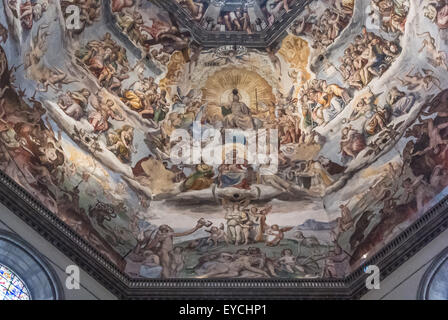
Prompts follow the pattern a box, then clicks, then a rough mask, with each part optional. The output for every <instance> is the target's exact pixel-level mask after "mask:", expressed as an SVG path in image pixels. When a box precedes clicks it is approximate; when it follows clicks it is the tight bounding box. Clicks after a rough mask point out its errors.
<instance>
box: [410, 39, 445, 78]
mask: <svg viewBox="0 0 448 320" xmlns="http://www.w3.org/2000/svg"><path fill="white" fill-rule="evenodd" d="M417 36H419V37H424V38H425V39H424V40H423V46H422V47H421V48H420V50H418V52H419V53H421V52H422V51H423V50H424V49H425V48H426V53H427V55H428V61H429V63H430V64H431V65H433V66H434V67H443V68H445V69H446V70H448V65H447V62H446V53H445V52H443V51H441V50H438V49H437V46H436V40H435V39H434V38H433V37H432V36H431V34H430V33H429V32H425V33H422V34H417Z"/></svg>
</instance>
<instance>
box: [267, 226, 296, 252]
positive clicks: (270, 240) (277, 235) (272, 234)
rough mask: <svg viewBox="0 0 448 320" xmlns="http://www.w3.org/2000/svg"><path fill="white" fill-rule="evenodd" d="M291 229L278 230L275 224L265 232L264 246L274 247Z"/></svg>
mask: <svg viewBox="0 0 448 320" xmlns="http://www.w3.org/2000/svg"><path fill="white" fill-rule="evenodd" d="M292 228H293V227H285V228H280V227H279V226H278V225H277V224H274V225H272V226H271V227H270V228H269V229H268V230H267V231H266V235H267V237H266V245H267V246H268V247H276V246H278V245H279V244H280V242H281V241H282V240H283V239H284V238H285V232H288V231H290V230H292Z"/></svg>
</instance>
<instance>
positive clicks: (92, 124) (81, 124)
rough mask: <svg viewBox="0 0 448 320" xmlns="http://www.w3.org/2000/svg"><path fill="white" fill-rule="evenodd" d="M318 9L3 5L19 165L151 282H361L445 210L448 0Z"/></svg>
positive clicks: (7, 85) (4, 62)
mask: <svg viewBox="0 0 448 320" xmlns="http://www.w3.org/2000/svg"><path fill="white" fill-rule="evenodd" d="M299 2H300V1H295V0H290V1H287V0H267V1H211V2H209V1H194V0H185V1H182V0H178V1H172V2H169V1H166V3H165V4H164V5H161V4H160V2H159V1H147V0H111V1H104V2H103V1H101V0H70V1H68V0H67V1H65V0H61V1H54V0H32V1H30V0H26V1H25V0H2V2H1V6H0V12H1V14H0V142H1V143H0V169H1V170H2V171H3V172H4V173H6V174H7V175H8V176H9V177H11V178H12V179H13V180H14V181H16V182H17V183H18V184H20V185H21V186H22V187H23V188H24V189H25V190H27V191H28V192H29V193H30V194H31V195H32V196H33V197H35V198H36V199H38V200H39V201H40V202H41V203H42V204H43V205H44V206H45V207H47V208H48V209H49V210H51V211H52V212H53V213H54V214H56V215H57V217H58V218H59V219H60V220H62V221H63V222H64V223H65V224H67V225H68V226H69V227H70V228H71V229H72V230H73V231H75V232H76V233H77V234H79V235H80V236H81V237H82V238H83V239H85V240H86V241H87V242H89V243H90V244H91V245H92V246H93V247H94V248H95V249H96V250H97V251H98V252H99V253H100V254H101V255H103V256H104V257H106V258H107V259H108V260H110V261H111V262H112V263H113V264H114V265H116V266H117V268H119V269H120V270H121V271H123V272H125V273H126V274H128V275H129V276H130V277H132V278H138V279H166V278H196V279H211V278H231V279H234V278H262V279H268V278H269V279H272V278H282V279H309V278H319V279H320V278H326V279H327V278H337V279H340V278H344V277H345V276H347V275H349V274H350V273H351V272H352V271H353V270H355V269H357V268H358V267H359V266H360V265H362V264H363V263H364V261H366V260H367V259H368V258H369V257H371V256H373V255H374V254H375V253H376V252H378V250H380V249H381V248H382V247H383V246H385V245H386V244H387V243H389V242H390V241H391V240H392V239H394V238H395V237H396V236H397V235H399V234H400V232H401V231H403V230H404V229H405V228H406V227H408V226H409V225H411V224H412V223H413V222H414V221H416V219H418V218H419V217H421V216H422V214H424V213H425V212H426V211H427V210H428V209H429V208H431V207H432V206H434V205H435V204H436V203H437V202H438V201H440V199H442V198H443V197H444V196H445V195H446V191H445V187H446V186H447V185H448V162H447V155H448V130H447V128H448V122H447V121H448V120H447V119H448V113H447V111H446V110H447V107H448V105H447V104H448V91H447V89H446V87H447V83H448V72H447V70H448V65H447V63H448V61H447V56H446V54H447V50H448V49H447V45H448V43H447V41H448V33H447V32H448V31H447V28H448V2H446V1H426V0H425V1H416V0H393V1H392V0H371V1H370V0H369V1H360V0H357V1H355V0H319V1H310V2H309V3H308V5H306V6H304V7H300V10H299V9H298V8H299V5H298V3H299ZM167 3H168V4H170V5H174V6H176V8H178V10H181V11H170V13H168V11H167V9H166V5H167ZM300 3H302V2H300ZM185 14H186V15H187V16H188V17H189V19H191V20H189V21H183V20H179V19H180V18H179V17H182V16H184V15H185ZM292 14H294V19H292V20H291V21H290V22H289V20H288V19H289V18H288V19H287V20H284V17H290V15H292ZM285 21H286V22H288V23H287V24H286V25H285V23H286V22H285ZM192 23H194V24H195V25H197V26H198V28H199V29H194V28H192V27H191V26H192ZM275 24H278V25H279V26H280V25H281V26H285V29H284V30H285V33H284V34H283V35H282V36H278V35H276V36H275V37H272V38H270V39H271V40H272V39H273V40H272V41H269V46H266V47H264V48H260V47H259V46H258V45H253V46H252V45H249V44H248V43H249V42H247V43H246V42H244V41H241V42H235V41H228V43H225V44H224V45H221V44H222V43H223V41H224V42H225V40H223V39H225V35H226V34H227V33H229V32H230V33H235V34H240V35H241V37H242V38H241V39H243V38H244V37H246V36H251V35H254V34H255V35H256V34H257V33H263V32H266V34H267V35H268V33H269V32H267V31H266V30H268V29H269V28H270V26H273V25H275ZM274 29H275V28H274ZM198 30H202V31H203V32H207V34H208V35H207V37H209V41H208V42H207V45H204V43H201V41H198V39H197V38H195V37H196V35H195V33H197V32H200V31H198ZM273 32H274V31H273ZM222 35H224V38H222ZM210 39H211V40H210ZM215 40H216V45H210V44H211V43H213V41H215ZM263 41H264V40H263ZM266 43H267V42H266Z"/></svg>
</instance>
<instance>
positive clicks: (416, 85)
mask: <svg viewBox="0 0 448 320" xmlns="http://www.w3.org/2000/svg"><path fill="white" fill-rule="evenodd" d="M413 70H414V68H412V69H411V70H410V71H409V73H408V74H407V75H405V76H404V78H403V79H400V78H397V79H398V80H399V81H400V82H401V84H402V85H403V86H404V87H406V88H407V89H408V90H411V91H414V90H419V89H425V90H426V91H430V90H432V88H433V87H434V86H436V87H437V88H438V89H439V90H440V91H442V88H441V87H440V85H441V83H440V80H439V79H438V78H437V77H436V76H435V75H434V71H432V70H428V69H422V72H423V73H422V72H420V71H417V72H416V73H414V74H413V75H412V71H413Z"/></svg>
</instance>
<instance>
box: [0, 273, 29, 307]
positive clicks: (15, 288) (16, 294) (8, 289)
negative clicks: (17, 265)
mask: <svg viewBox="0 0 448 320" xmlns="http://www.w3.org/2000/svg"><path fill="white" fill-rule="evenodd" d="M0 300H31V297H30V291H29V290H28V288H27V286H26V284H25V282H23V280H22V279H20V277H19V276H18V275H17V274H15V273H14V271H12V270H11V269H10V268H8V267H7V266H5V265H3V264H0Z"/></svg>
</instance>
